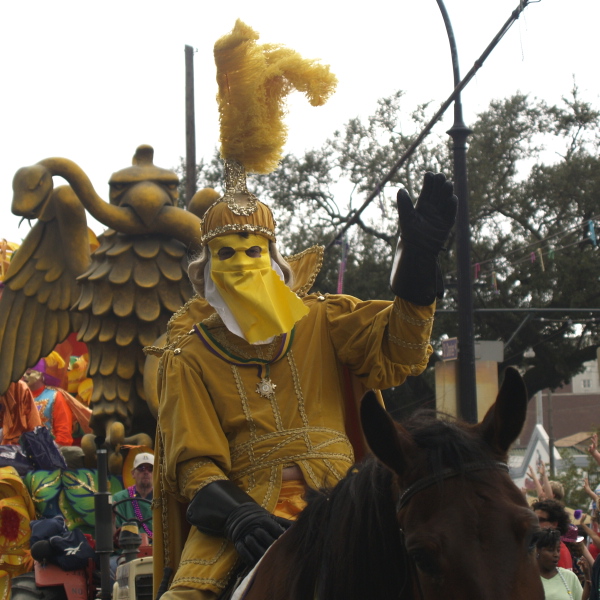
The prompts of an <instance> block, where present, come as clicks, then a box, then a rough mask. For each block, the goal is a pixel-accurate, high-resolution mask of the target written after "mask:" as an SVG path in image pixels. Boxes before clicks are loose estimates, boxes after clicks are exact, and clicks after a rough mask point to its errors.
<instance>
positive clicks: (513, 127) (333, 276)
mask: <svg viewBox="0 0 600 600" xmlns="http://www.w3.org/2000/svg"><path fill="white" fill-rule="evenodd" d="M402 101H403V93H402V92H397V93H396V94H394V95H392V96H391V97H389V98H384V99H381V100H379V101H378V104H377V108H376V111H375V113H374V114H373V115H372V116H371V117H369V118H368V119H366V120H361V119H359V118H355V119H351V120H350V121H349V122H348V123H347V124H346V126H345V128H344V129H343V130H342V131H335V132H334V133H333V134H332V136H331V137H330V139H328V140H327V141H326V142H325V144H324V145H323V147H322V148H318V149H311V150H309V151H307V152H305V153H304V154H303V155H302V156H294V155H292V154H288V155H286V156H285V157H284V158H283V160H282V161H281V166H280V168H279V169H278V170H277V171H276V172H275V173H272V174H271V175H268V176H257V177H252V178H250V180H249V187H250V188H251V189H252V190H253V191H254V192H255V193H257V194H258V195H259V196H260V197H261V198H262V199H264V200H265V201H267V202H268V203H270V205H271V206H272V207H273V209H274V212H275V214H276V218H277V221H278V224H279V227H278V229H279V239H278V243H279V245H280V247H281V248H282V249H283V251H284V252H287V253H288V254H292V253H295V252H299V251H301V250H303V249H305V248H306V247H308V246H310V245H313V244H324V245H327V251H326V257H325V263H324V265H323V269H322V271H321V274H320V276H319V278H318V280H317V282H316V286H315V287H316V288H317V289H318V290H319V291H321V292H336V291H337V289H338V285H339V272H340V264H341V259H342V251H343V250H347V252H346V261H345V271H344V278H343V291H344V293H348V294H352V295H355V296H357V297H360V298H363V299H370V298H391V295H390V291H389V286H388V279H389V269H390V265H391V258H392V254H393V249H394V247H395V242H396V235H397V213H396V206H395V188H398V187H399V186H405V187H406V188H407V190H408V191H409V193H410V194H411V196H412V198H413V199H414V200H416V198H417V196H418V193H419V189H420V185H421V181H422V176H423V173H424V172H425V171H427V170H430V171H436V172H437V171H442V172H445V173H446V174H451V173H452V150H451V147H450V143H449V141H448V140H447V139H446V137H445V136H443V137H440V136H437V137H436V136H434V135H430V136H429V137H428V138H427V139H426V140H425V141H424V142H423V143H422V144H421V145H420V146H419V147H418V149H417V150H416V152H415V153H414V154H413V155H412V156H411V157H410V158H409V159H408V160H407V161H406V162H405V163H404V164H403V165H402V167H401V168H400V170H399V171H398V172H396V173H394V175H393V177H392V178H391V180H390V183H389V184H388V186H386V187H384V188H383V189H381V190H379V194H378V195H377V196H376V198H375V200H374V201H373V202H372V204H371V206H370V207H369V208H368V209H367V210H365V211H364V212H363V213H362V214H361V216H360V218H359V219H358V220H357V223H356V225H354V226H352V227H351V228H350V229H349V230H348V231H347V232H346V234H345V235H344V236H343V237H342V238H340V236H339V235H338V233H339V231H340V229H341V228H342V227H343V226H344V224H346V223H347V222H348V221H349V219H351V218H353V217H354V216H355V215H356V212H357V210H358V208H359V207H360V206H361V204H362V203H363V201H364V198H365V197H366V196H367V195H368V194H369V193H371V192H372V191H373V190H376V189H378V185H379V182H380V181H381V180H382V178H383V177H384V176H385V175H386V174H388V173H389V172H390V170H391V169H392V166H393V165H394V164H395V162H396V161H397V160H398V158H399V157H400V156H401V155H402V154H403V153H404V152H405V151H406V149H407V148H408V147H409V146H410V144H411V143H412V142H413V140H414V139H415V138H416V137H417V135H418V134H419V133H420V132H421V130H422V129H423V127H424V126H425V124H426V123H427V122H428V120H429V118H430V117H429V113H430V112H431V111H430V109H429V106H428V105H426V104H423V105H421V106H418V107H417V108H416V109H415V110H414V111H412V112H411V113H410V114H408V115H407V116H405V111H404V110H402V109H403V107H402ZM599 126H600V113H599V112H598V111H597V110H596V109H594V108H593V107H592V106H591V105H590V104H589V103H588V102H585V101H583V100H582V99H581V98H580V97H579V92H578V90H577V88H576V87H574V89H573V90H572V92H571V94H570V96H569V97H566V98H564V99H563V102H562V104H561V105H560V106H548V105H547V104H546V103H544V102H541V101H538V100H536V99H533V98H530V97H528V96H525V95H522V94H517V95H514V96H512V97H510V98H506V99H502V100H497V101H494V102H492V103H491V104H490V106H489V108H488V109H487V110H486V111H484V112H482V113H481V114H480V115H478V116H477V118H476V121H475V123H473V124H472V125H471V127H472V130H473V133H472V135H471V136H470V138H469V144H470V145H469V150H468V153H467V161H468V178H469V182H468V187H469V215H470V227H471V236H472V249H471V252H472V261H473V273H474V282H473V283H474V285H473V290H474V305H475V309H476V311H475V315H474V327H475V337H476V339H480V340H502V341H503V342H504V343H505V345H506V350H505V359H504V363H503V364H502V365H500V368H503V367H505V366H507V365H511V364H513V365H517V366H520V367H523V368H525V367H527V371H526V373H525V378H526V382H527V384H528V388H529V392H530V394H534V393H535V392H536V391H538V390H540V389H544V388H547V387H548V388H551V389H555V388H556V387H558V386H560V385H561V384H564V383H566V382H568V381H569V380H570V378H571V377H572V376H573V375H574V374H576V373H578V372H579V371H580V370H581V369H582V365H583V363H584V362H586V361H589V360H592V359H593V358H595V356H596V348H597V347H598V345H599V344H600V328H599V325H598V321H597V319H598V318H600V314H598V313H593V312H589V313H585V312H580V310H581V309H593V308H598V307H599V306H600V302H599V299H600V280H599V269H598V266H599V265H600V250H599V249H598V248H597V247H594V246H593V244H592V243H590V242H589V240H588V241H585V239H584V236H583V229H584V224H585V227H587V226H588V225H587V223H588V222H589V221H591V222H592V223H596V224H598V223H600V221H599V213H600V203H599V201H598V199H599V198H600V157H599V155H598V148H599V139H600V138H599V135H598V134H599V131H600V127H599ZM221 178H222V172H221V167H220V161H219V160H218V157H217V156H216V155H215V157H214V158H213V159H212V161H211V162H209V163H201V164H200V165H199V166H198V185H199V187H204V186H208V187H217V188H219V187H220V182H221ZM599 229H600V227H599ZM334 240H335V242H334ZM441 262H442V266H443V270H444V272H445V273H446V281H447V294H446V297H445V299H444V300H443V301H442V302H441V303H440V304H439V305H438V308H439V310H438V317H437V319H436V325H435V328H434V334H433V344H434V348H435V350H437V351H438V352H439V351H440V349H441V339H442V337H444V336H449V337H453V336H456V335H457V315H456V312H450V311H456V310H458V306H457V300H456V253H455V250H454V239H453V238H451V239H450V243H449V244H448V251H447V252H446V253H444V256H442V258H441ZM478 309H487V310H486V311H485V312H480V311H479V310H478ZM534 309H535V310H539V309H554V310H555V311H556V312H548V311H547V310H546V311H545V312H535V310H534ZM529 348H533V350H534V351H535V357H534V358H532V359H525V358H524V356H523V354H524V352H525V351H526V350H527V349H529ZM438 358H439V357H438V356H437V355H434V359H433V360H432V361H431V362H430V365H432V364H433V363H434V362H435V360H436V359H438ZM390 394H391V395H392V396H394V398H395V401H394V406H395V407H396V408H397V409H398V410H399V411H401V412H402V411H403V410H412V408H414V406H416V405H419V404H430V403H432V402H433V401H434V398H435V394H434V392H433V375H432V373H431V369H428V372H426V373H425V374H424V375H423V376H421V377H420V378H416V379H414V380H412V378H411V381H410V383H409V384H408V385H407V386H401V388H397V389H396V390H394V391H390V392H388V396H389V395H390Z"/></svg>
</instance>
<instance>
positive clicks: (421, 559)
mask: <svg viewBox="0 0 600 600" xmlns="http://www.w3.org/2000/svg"><path fill="white" fill-rule="evenodd" d="M409 555H410V558H411V559H412V561H413V562H414V563H415V565H416V566H417V568H418V569H419V570H420V571H422V572H423V573H424V574H425V575H429V576H430V577H435V576H437V575H438V574H439V566H438V563H437V560H436V559H435V557H434V556H432V555H431V553H430V552H428V551H427V550H424V549H422V548H417V549H416V550H410V551H409Z"/></svg>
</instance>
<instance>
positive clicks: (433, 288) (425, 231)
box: [390, 172, 458, 306]
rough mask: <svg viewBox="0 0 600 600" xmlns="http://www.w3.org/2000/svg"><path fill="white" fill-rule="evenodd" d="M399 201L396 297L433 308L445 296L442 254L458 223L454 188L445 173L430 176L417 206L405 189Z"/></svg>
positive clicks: (392, 279)
mask: <svg viewBox="0 0 600 600" xmlns="http://www.w3.org/2000/svg"><path fill="white" fill-rule="evenodd" d="M397 201H398V215H399V225H400V238H399V239H398V247H397V248H396V255H395V256H394V264H393V266H392V274H391V277H390V286H391V288H392V291H393V292H394V294H396V296H398V297H400V298H403V299H404V300H408V301H409V302H412V303H413V304H417V305H419V306H429V305H430V304H432V303H433V301H434V300H435V299H436V298H443V296H444V282H443V279H442V274H441V270H440V267H439V264H438V254H439V253H440V250H442V249H443V248H444V244H445V243H446V241H447V239H448V236H449V234H450V230H451V229H452V227H453V225H454V221H455V220H456V208H457V203H458V201H457V198H456V196H455V195H454V186H453V184H452V182H451V181H446V177H445V176H444V175H443V174H442V173H437V174H435V175H434V174H433V173H430V172H427V173H425V177H424V178H423V187H422V189H421V194H420V195H419V199H418V200H417V204H416V205H415V206H413V203H412V201H411V199H410V196H409V195H408V192H407V191H406V190H404V189H402V190H400V191H399V192H398V197H397Z"/></svg>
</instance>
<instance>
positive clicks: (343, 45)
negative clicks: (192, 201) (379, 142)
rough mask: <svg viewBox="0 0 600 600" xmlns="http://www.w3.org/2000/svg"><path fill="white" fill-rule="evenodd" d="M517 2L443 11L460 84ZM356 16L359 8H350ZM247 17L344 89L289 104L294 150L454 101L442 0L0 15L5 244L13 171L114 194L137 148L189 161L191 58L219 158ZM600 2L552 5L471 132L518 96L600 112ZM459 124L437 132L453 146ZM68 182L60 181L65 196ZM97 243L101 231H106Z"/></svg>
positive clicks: (481, 98) (272, 1)
mask: <svg viewBox="0 0 600 600" xmlns="http://www.w3.org/2000/svg"><path fill="white" fill-rule="evenodd" d="M518 2H519V0H493V1H487V2H482V1H481V0H446V1H445V5H446V8H447V10H448V13H449V15H450V19H451V21H452V25H453V27H454V32H455V36H456V41H457V46H458V54H459V61H460V67H461V75H465V74H466V73H467V72H468V71H469V70H470V68H471V67H472V66H473V64H474V61H475V60H476V59H477V58H478V57H479V56H480V55H481V53H482V52H483V50H484V49H485V48H486V47H487V46H488V44H489V43H490V42H491V41H492V39H493V38H494V36H495V35H496V33H497V32H498V31H499V30H500V28H501V27H502V25H503V24H504V23H505V22H506V21H507V20H508V18H509V17H510V14H511V12H512V11H513V10H514V9H515V8H517V6H518ZM353 6H354V7H355V8H352V7H353ZM237 18H241V19H242V20H243V21H244V22H245V23H247V24H248V25H250V26H251V27H252V28H254V29H255V30H256V31H257V32H258V33H259V34H260V36H261V39H260V42H261V43H266V42H275V43H282V44H284V45H286V46H288V47H290V48H292V49H294V50H296V51H298V52H299V53H300V54H301V55H302V56H304V57H305V58H320V59H321V60H322V61H323V62H324V63H328V64H329V65H331V68H332V71H333V72H334V73H335V74H336V75H337V76H338V78H339V85H338V89H337V92H336V94H335V95H334V96H333V97H332V98H331V100H330V101H329V102H328V104H327V105H326V106H324V107H321V108H313V107H310V106H309V105H308V103H307V102H306V101H305V100H304V98H303V97H302V96H299V95H297V96H294V97H293V98H292V99H291V101H290V103H289V108H290V114H289V118H288V120H287V123H288V125H289V128H290V134H289V139H288V145H287V147H286V150H287V151H292V152H301V151H302V150H304V149H305V148H312V147H318V146H319V145H321V143H322V142H323V141H324V140H325V139H326V138H327V137H329V136H330V135H331V134H332V133H333V131H334V130H335V129H338V128H341V127H343V125H344V123H345V122H346V121H347V120H348V119H350V118H352V117H354V116H357V115H361V116H366V115H368V114H370V113H372V112H373V110H374V108H375V106H376V102H377V99H378V98H380V97H383V96H387V95H390V94H391V93H392V92H393V91H395V90H397V89H403V90H405V91H406V92H407V95H406V96H405V100H404V101H403V102H404V108H405V109H406V112H407V113H408V112H409V111H410V110H411V109H412V108H414V107H415V106H416V104H417V103H420V102H427V101H431V102H432V103H433V105H434V106H435V107H436V108H437V107H438V106H439V105H440V104H441V103H442V102H443V101H444V100H445V99H446V98H447V97H448V95H449V94H450V93H451V91H452V88H453V81H452V67H451V58H450V51H449V45H448V38H447V35H446V31H445V28H444V24H443V20H442V17H441V13H440V11H439V8H438V5H437V3H436V1H435V0H412V1H411V2H408V1H406V0H399V1H395V2H390V1H385V0H369V1H368V2H360V3H358V2H352V3H348V2H344V3H342V2H338V1H331V0H302V2H299V3H282V2H281V1H280V0H260V1H255V2H251V1H250V0H245V1H244V2H242V1H239V0H228V1H227V2H223V3H220V2H215V1H211V2H208V1H206V0H195V1H191V0H170V1H169V2H165V1H161V2H157V1H154V0H146V1H144V2H141V1H131V0H119V1H118V2H117V1H114V0H105V1H103V2H95V3H92V2H82V1H81V0H77V1H67V0H55V1H54V2H48V1H47V0H43V1H40V0H29V1H23V2H16V1H13V2H10V1H5V2H1V3H0V28H1V29H0V57H1V58H0V76H1V81H2V94H1V96H0V108H1V110H0V127H1V129H0V132H1V139H2V146H1V149H0V157H1V161H0V190H1V192H0V194H1V195H0V211H1V212H0V216H1V220H0V238H7V239H8V240H10V241H14V242H19V241H20V240H21V239H22V237H24V236H25V235H26V232H27V231H28V227H29V226H28V224H27V223H23V224H22V225H21V228H20V229H17V224H18V221H19V220H18V219H17V217H15V216H14V215H12V214H11V213H10V203H11V199H12V177H13V175H14V173H15V171H16V170H17V169H18V168H20V167H22V166H25V165H30V164H33V163H36V162H38V161H39V160H42V159H44V158H47V157H50V156H63V157H66V158H69V159H71V160H73V161H75V162H76V163H77V164H79V166H80V167H81V168H82V169H83V170H84V171H85V172H86V173H87V174H88V176H89V177H90V179H91V181H92V183H93V185H94V186H95V188H96V191H97V192H98V193H99V194H100V195H101V196H102V197H104V198H106V197H107V196H108V185H107V182H108V179H109V177H110V175H111V174H112V173H113V172H115V171H117V170H120V169H122V168H125V167H127V166H129V165H130V164H131V158H132V156H133V153H134V151H135V149H136V147H137V146H138V145H140V144H151V145H152V146H154V149H155V164H157V165H158V166H161V167H164V168H173V167H175V166H176V165H177V164H178V163H179V157H181V156H183V155H184V154H185V111H184V108H185V79H184V75H185V58H184V47H185V45H186V44H187V45H190V46H193V47H194V48H195V49H196V53H195V55H194V67H195V68H194V73H195V99H196V102H195V108H196V134H197V150H196V154H197V158H198V159H200V158H201V157H203V156H204V157H207V158H210V156H211V155H212V152H213V149H214V148H215V147H216V145H217V144H218V122H217V112H216V102H215V93H216V84H215V67H214V62H213V56H212V48H213V45H214V42H215V41H216V40H217V39H218V38H219V37H221V36H222V35H223V34H225V33H227V32H228V31H230V30H231V28H232V27H233V25H234V23H235V20H236V19H237ZM599 22H600V2H599V1H598V0H571V1H570V2H568V3H567V2H564V1H559V0H541V1H540V2H537V3H530V4H529V6H528V7H527V8H526V9H525V11H524V12H523V13H522V15H521V17H520V19H519V20H518V21H517V22H516V23H515V24H514V25H513V27H512V28H511V30H510V31H509V33H508V34H507V35H506V36H505V37H504V39H502V40H501V41H500V43H499V44H498V46H497V47H496V48H495V50H494V51H493V52H492V54H491V56H490V57H489V58H488V59H487V61H486V62H485V64H484V65H483V67H482V68H481V69H480V70H479V72H478V74H477V76H476V77H475V79H474V80H473V81H472V82H471V83H470V84H469V85H468V87H467V88H466V89H465V91H464V92H463V96H462V102H463V108H464V114H465V121H466V123H467V124H469V122H470V121H472V120H473V119H474V117H475V115H476V114H477V113H478V112H481V111H482V110H484V109H485V108H486V107H487V106H488V104H489V102H490V100H492V99H497V98H502V97H507V96H510V95H512V94H514V93H515V92H517V91H522V92H525V93H528V94H531V95H532V96H535V97H537V98H543V99H545V100H547V101H548V102H551V103H556V102H559V101H560V99H561V96H564V95H568V94H569V92H570V90H571V88H572V86H573V78H575V81H576V83H577V85H578V86H579V88H580V91H581V94H582V97H583V98H584V99H586V100H589V101H591V102H592V103H593V104H594V105H595V106H596V107H598V106H600V99H599V95H600V82H599V80H598V74H599V69H598V55H599V51H598V33H597V30H598V23H599ZM451 114H452V111H451V110H450V111H448V119H447V120H446V122H445V123H441V124H439V125H438V126H437V127H436V129H435V132H436V133H438V134H443V132H444V131H446V129H448V127H449V125H450V124H451ZM61 183H64V182H63V181H62V180H60V179H58V180H57V179H55V185H60V184H61ZM93 228H94V229H95V230H96V232H97V233H100V232H101V231H102V228H101V227H100V228H98V227H97V225H94V226H93Z"/></svg>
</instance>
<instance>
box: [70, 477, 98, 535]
mask: <svg viewBox="0 0 600 600" xmlns="http://www.w3.org/2000/svg"><path fill="white" fill-rule="evenodd" d="M62 483H63V488H64V490H65V498H66V500H67V502H68V503H69V505H70V506H71V508H72V509H73V510H74V511H75V512H76V513H77V514H78V515H79V516H80V517H81V518H82V519H83V521H84V522H85V523H86V524H87V525H90V526H92V527H93V526H94V523H95V521H96V520H95V515H94V493H95V492H96V491H97V489H98V473H97V471H96V470H95V469H77V470H75V471H63V472H62Z"/></svg>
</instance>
